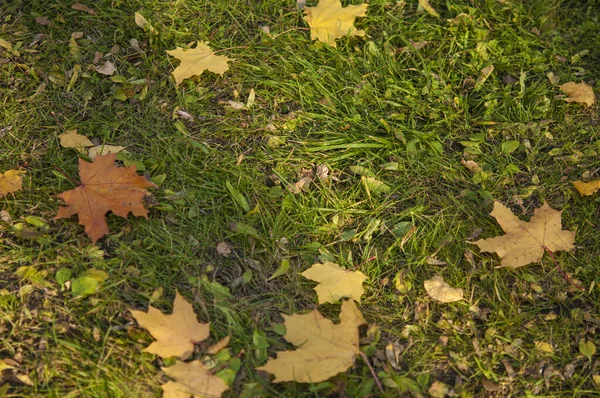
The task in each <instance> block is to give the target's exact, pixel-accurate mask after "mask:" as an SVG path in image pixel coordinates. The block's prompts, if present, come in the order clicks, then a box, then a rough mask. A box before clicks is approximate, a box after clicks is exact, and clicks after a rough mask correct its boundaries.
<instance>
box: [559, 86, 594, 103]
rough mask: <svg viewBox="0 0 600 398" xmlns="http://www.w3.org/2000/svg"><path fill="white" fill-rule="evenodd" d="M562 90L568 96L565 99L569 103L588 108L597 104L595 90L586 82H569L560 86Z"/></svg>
mask: <svg viewBox="0 0 600 398" xmlns="http://www.w3.org/2000/svg"><path fill="white" fill-rule="evenodd" d="M560 89H561V90H562V91H564V92H565V94H567V96H568V97H567V98H566V99H565V101H567V102H578V103H581V104H586V105H587V106H592V105H594V102H596V96H595V95H594V90H593V89H592V87H591V86H589V85H587V84H586V83H585V82H581V83H577V84H576V83H574V82H568V83H565V84H563V85H562V86H560Z"/></svg>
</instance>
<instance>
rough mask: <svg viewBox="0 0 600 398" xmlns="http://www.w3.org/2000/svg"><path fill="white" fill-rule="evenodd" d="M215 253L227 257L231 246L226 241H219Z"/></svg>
mask: <svg viewBox="0 0 600 398" xmlns="http://www.w3.org/2000/svg"><path fill="white" fill-rule="evenodd" d="M217 253H219V254H220V255H221V256H223V257H228V256H229V255H230V254H231V247H230V246H229V245H228V244H227V243H226V242H219V243H218V244H217Z"/></svg>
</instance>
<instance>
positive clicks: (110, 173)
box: [54, 154, 155, 243]
mask: <svg viewBox="0 0 600 398" xmlns="http://www.w3.org/2000/svg"><path fill="white" fill-rule="evenodd" d="M115 157H116V154H109V155H105V156H97V157H96V158H95V159H94V161H93V162H92V163H89V162H86V161H85V160H83V159H79V177H80V179H81V185H80V186H78V187H76V188H74V189H71V190H69V191H65V192H63V193H61V194H59V195H58V197H59V198H61V199H62V200H63V201H64V202H65V203H66V205H67V206H65V207H59V209H58V213H57V214H56V216H55V217H54V219H55V220H56V219H60V218H65V217H70V216H72V215H75V214H77V216H78V218H79V224H81V225H83V226H84V227H85V232H86V233H87V234H88V236H89V237H90V238H91V239H92V242H93V243H95V242H96V241H97V240H98V239H100V238H101V237H103V236H104V235H106V234H107V233H108V225H107V224H106V213H107V212H108V211H112V212H113V213H114V214H115V215H117V216H120V217H124V218H127V215H128V214H129V213H132V214H133V215H134V216H141V217H145V218H147V217H148V210H146V208H145V207H144V204H143V202H142V199H143V198H144V196H146V188H150V187H154V186H155V185H154V184H153V183H152V182H150V181H148V180H147V179H146V178H144V177H142V176H139V175H138V174H137V172H136V170H135V165H132V166H129V167H117V166H116V165H115V164H114V162H115Z"/></svg>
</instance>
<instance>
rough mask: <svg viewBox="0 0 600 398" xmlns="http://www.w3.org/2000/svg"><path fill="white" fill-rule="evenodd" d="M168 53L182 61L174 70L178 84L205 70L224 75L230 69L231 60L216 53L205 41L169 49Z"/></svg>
mask: <svg viewBox="0 0 600 398" xmlns="http://www.w3.org/2000/svg"><path fill="white" fill-rule="evenodd" d="M167 54H169V55H170V56H172V57H175V58H177V59H178V60H180V61H181V63H180V64H179V66H178V67H177V68H175V70H174V71H173V72H172V73H173V77H175V83H176V84H177V85H179V84H180V83H181V82H182V81H184V80H185V79H187V78H189V77H192V76H196V75H201V74H202V73H203V72H204V71H205V70H208V71H210V72H213V73H216V74H219V75H221V76H222V75H223V73H225V72H226V71H228V70H229V65H228V64H227V63H228V62H229V61H231V59H230V58H227V57H226V56H224V55H215V53H214V52H213V51H212V50H211V49H210V47H208V43H205V42H197V45H196V47H195V48H187V49H185V48H181V47H177V48H176V49H175V50H167Z"/></svg>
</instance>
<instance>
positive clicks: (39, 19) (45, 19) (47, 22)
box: [35, 17, 52, 26]
mask: <svg viewBox="0 0 600 398" xmlns="http://www.w3.org/2000/svg"><path fill="white" fill-rule="evenodd" d="M35 22H36V23H38V24H40V25H43V26H46V25H52V22H51V21H50V20H49V19H48V17H35Z"/></svg>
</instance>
